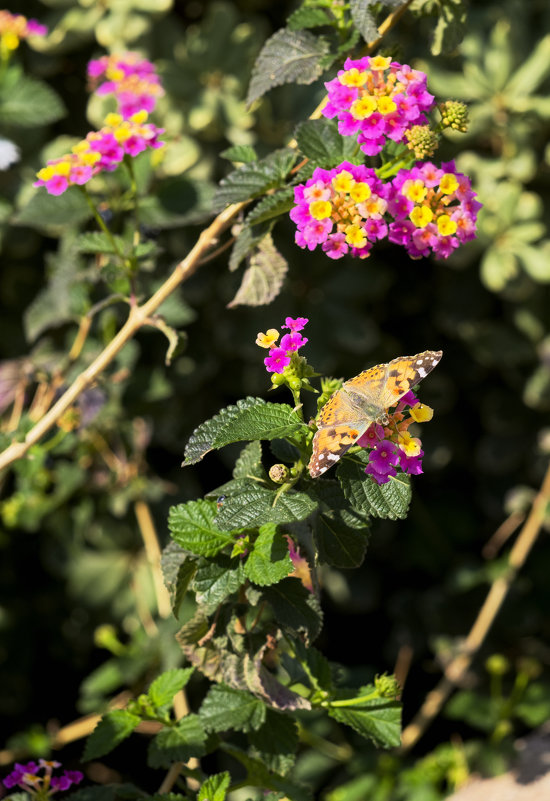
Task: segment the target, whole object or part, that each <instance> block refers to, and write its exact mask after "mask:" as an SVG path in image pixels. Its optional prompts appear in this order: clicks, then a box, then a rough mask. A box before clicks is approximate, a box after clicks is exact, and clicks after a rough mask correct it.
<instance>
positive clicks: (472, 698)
mask: <svg viewBox="0 0 550 801" xmlns="http://www.w3.org/2000/svg"><path fill="white" fill-rule="evenodd" d="M445 716H446V717H448V718H451V719H453V720H462V721H464V722H465V723H468V724H469V725H470V726H473V727H474V728H475V729H480V730H481V731H485V732H487V733H489V732H491V731H493V729H494V727H495V726H496V725H497V723H498V719H499V708H498V705H497V704H496V703H495V701H494V700H493V699H492V698H490V697H489V696H487V695H481V694H480V693H476V692H474V691H473V690H460V691H459V692H458V693H456V695H455V696H454V697H453V698H451V700H450V701H449V702H448V703H447V704H446V705H445Z"/></svg>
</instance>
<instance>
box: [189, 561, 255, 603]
mask: <svg viewBox="0 0 550 801" xmlns="http://www.w3.org/2000/svg"><path fill="white" fill-rule="evenodd" d="M244 580H245V571H244V566H243V564H242V562H241V560H240V559H231V558H230V557H229V556H227V555H225V554H218V556H216V557H215V558H214V559H209V560H206V559H200V560H199V563H198V567H197V572H196V574H195V578H194V580H193V589H194V590H195V593H196V600H197V603H199V604H201V605H204V606H206V608H207V609H209V608H216V607H217V606H218V605H219V604H220V603H221V602H222V601H224V600H225V599H226V598H227V596H228V595H231V594H232V593H233V592H236V591H237V590H238V589H239V587H240V586H241V584H242V583H243V582H244Z"/></svg>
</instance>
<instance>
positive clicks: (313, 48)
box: [247, 28, 329, 105]
mask: <svg viewBox="0 0 550 801" xmlns="http://www.w3.org/2000/svg"><path fill="white" fill-rule="evenodd" d="M328 50H329V46H328V43H327V42H326V41H325V40H324V39H321V38H319V37H317V36H314V35H313V34H311V33H309V32H308V31H291V30H288V29H287V28H282V29H281V30H280V31H277V32H276V33H275V34H273V36H272V37H271V38H270V39H268V40H267V42H266V43H265V44H264V46H263V48H262V51H261V53H260V55H259V56H258V58H257V60H256V63H255V64H254V69H253V71H252V79H251V81H250V87H249V89H248V97H247V103H248V104H249V105H250V103H253V102H254V100H257V99H258V98H259V97H261V96H262V95H264V94H265V93H266V92H268V91H269V90H270V89H273V87H274V86H281V84H283V83H293V82H296V83H302V84H304V83H305V84H307V83H313V81H315V80H316V79H317V78H319V77H320V75H321V73H322V71H323V68H322V66H321V64H320V60H321V59H322V57H323V56H324V55H326V54H327V53H328Z"/></svg>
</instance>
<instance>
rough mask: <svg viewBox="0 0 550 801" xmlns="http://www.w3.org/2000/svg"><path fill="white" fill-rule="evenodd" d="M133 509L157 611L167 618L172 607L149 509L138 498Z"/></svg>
mask: <svg viewBox="0 0 550 801" xmlns="http://www.w3.org/2000/svg"><path fill="white" fill-rule="evenodd" d="M134 511H135V513H136V518H137V522H138V526H139V530H140V533H141V538H142V540H143V545H144V547H145V554H146V556H147V561H148V562H149V566H150V568H151V574H152V576H153V584H154V587H155V595H156V599H157V609H158V613H159V615H160V616H161V617H163V618H167V617H169V616H170V613H171V611H172V609H171V605H170V596H169V595H168V590H167V589H166V586H165V584H164V580H163V578H162V571H161V568H160V557H161V550H160V545H159V541H158V536H157V531H156V528H155V524H154V522H153V517H152V515H151V510H150V509H149V505H148V504H147V503H146V502H145V501H143V500H139V501H136V502H135V504H134Z"/></svg>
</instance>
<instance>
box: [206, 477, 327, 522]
mask: <svg viewBox="0 0 550 801" xmlns="http://www.w3.org/2000/svg"><path fill="white" fill-rule="evenodd" d="M316 508H317V504H316V502H315V501H314V500H312V498H310V496H309V495H307V494H306V493H305V492H296V491H295V490H290V491H289V492H283V493H281V494H280V495H277V492H276V491H274V490H270V489H266V488H265V487H260V486H259V485H258V484H257V483H256V482H252V481H244V480H242V481H241V482H240V484H239V485H238V486H236V487H235V489H234V490H233V492H232V494H231V495H227V497H226V499H225V500H224V503H223V506H222V507H221V509H220V510H219V512H218V516H217V518H216V522H217V524H218V525H219V526H224V527H225V526H227V527H228V528H231V529H233V528H247V527H250V526H257V525H262V523H294V522H295V521H296V520H305V519H306V517H309V515H310V514H312V513H313V512H314V511H315V509H316Z"/></svg>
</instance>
